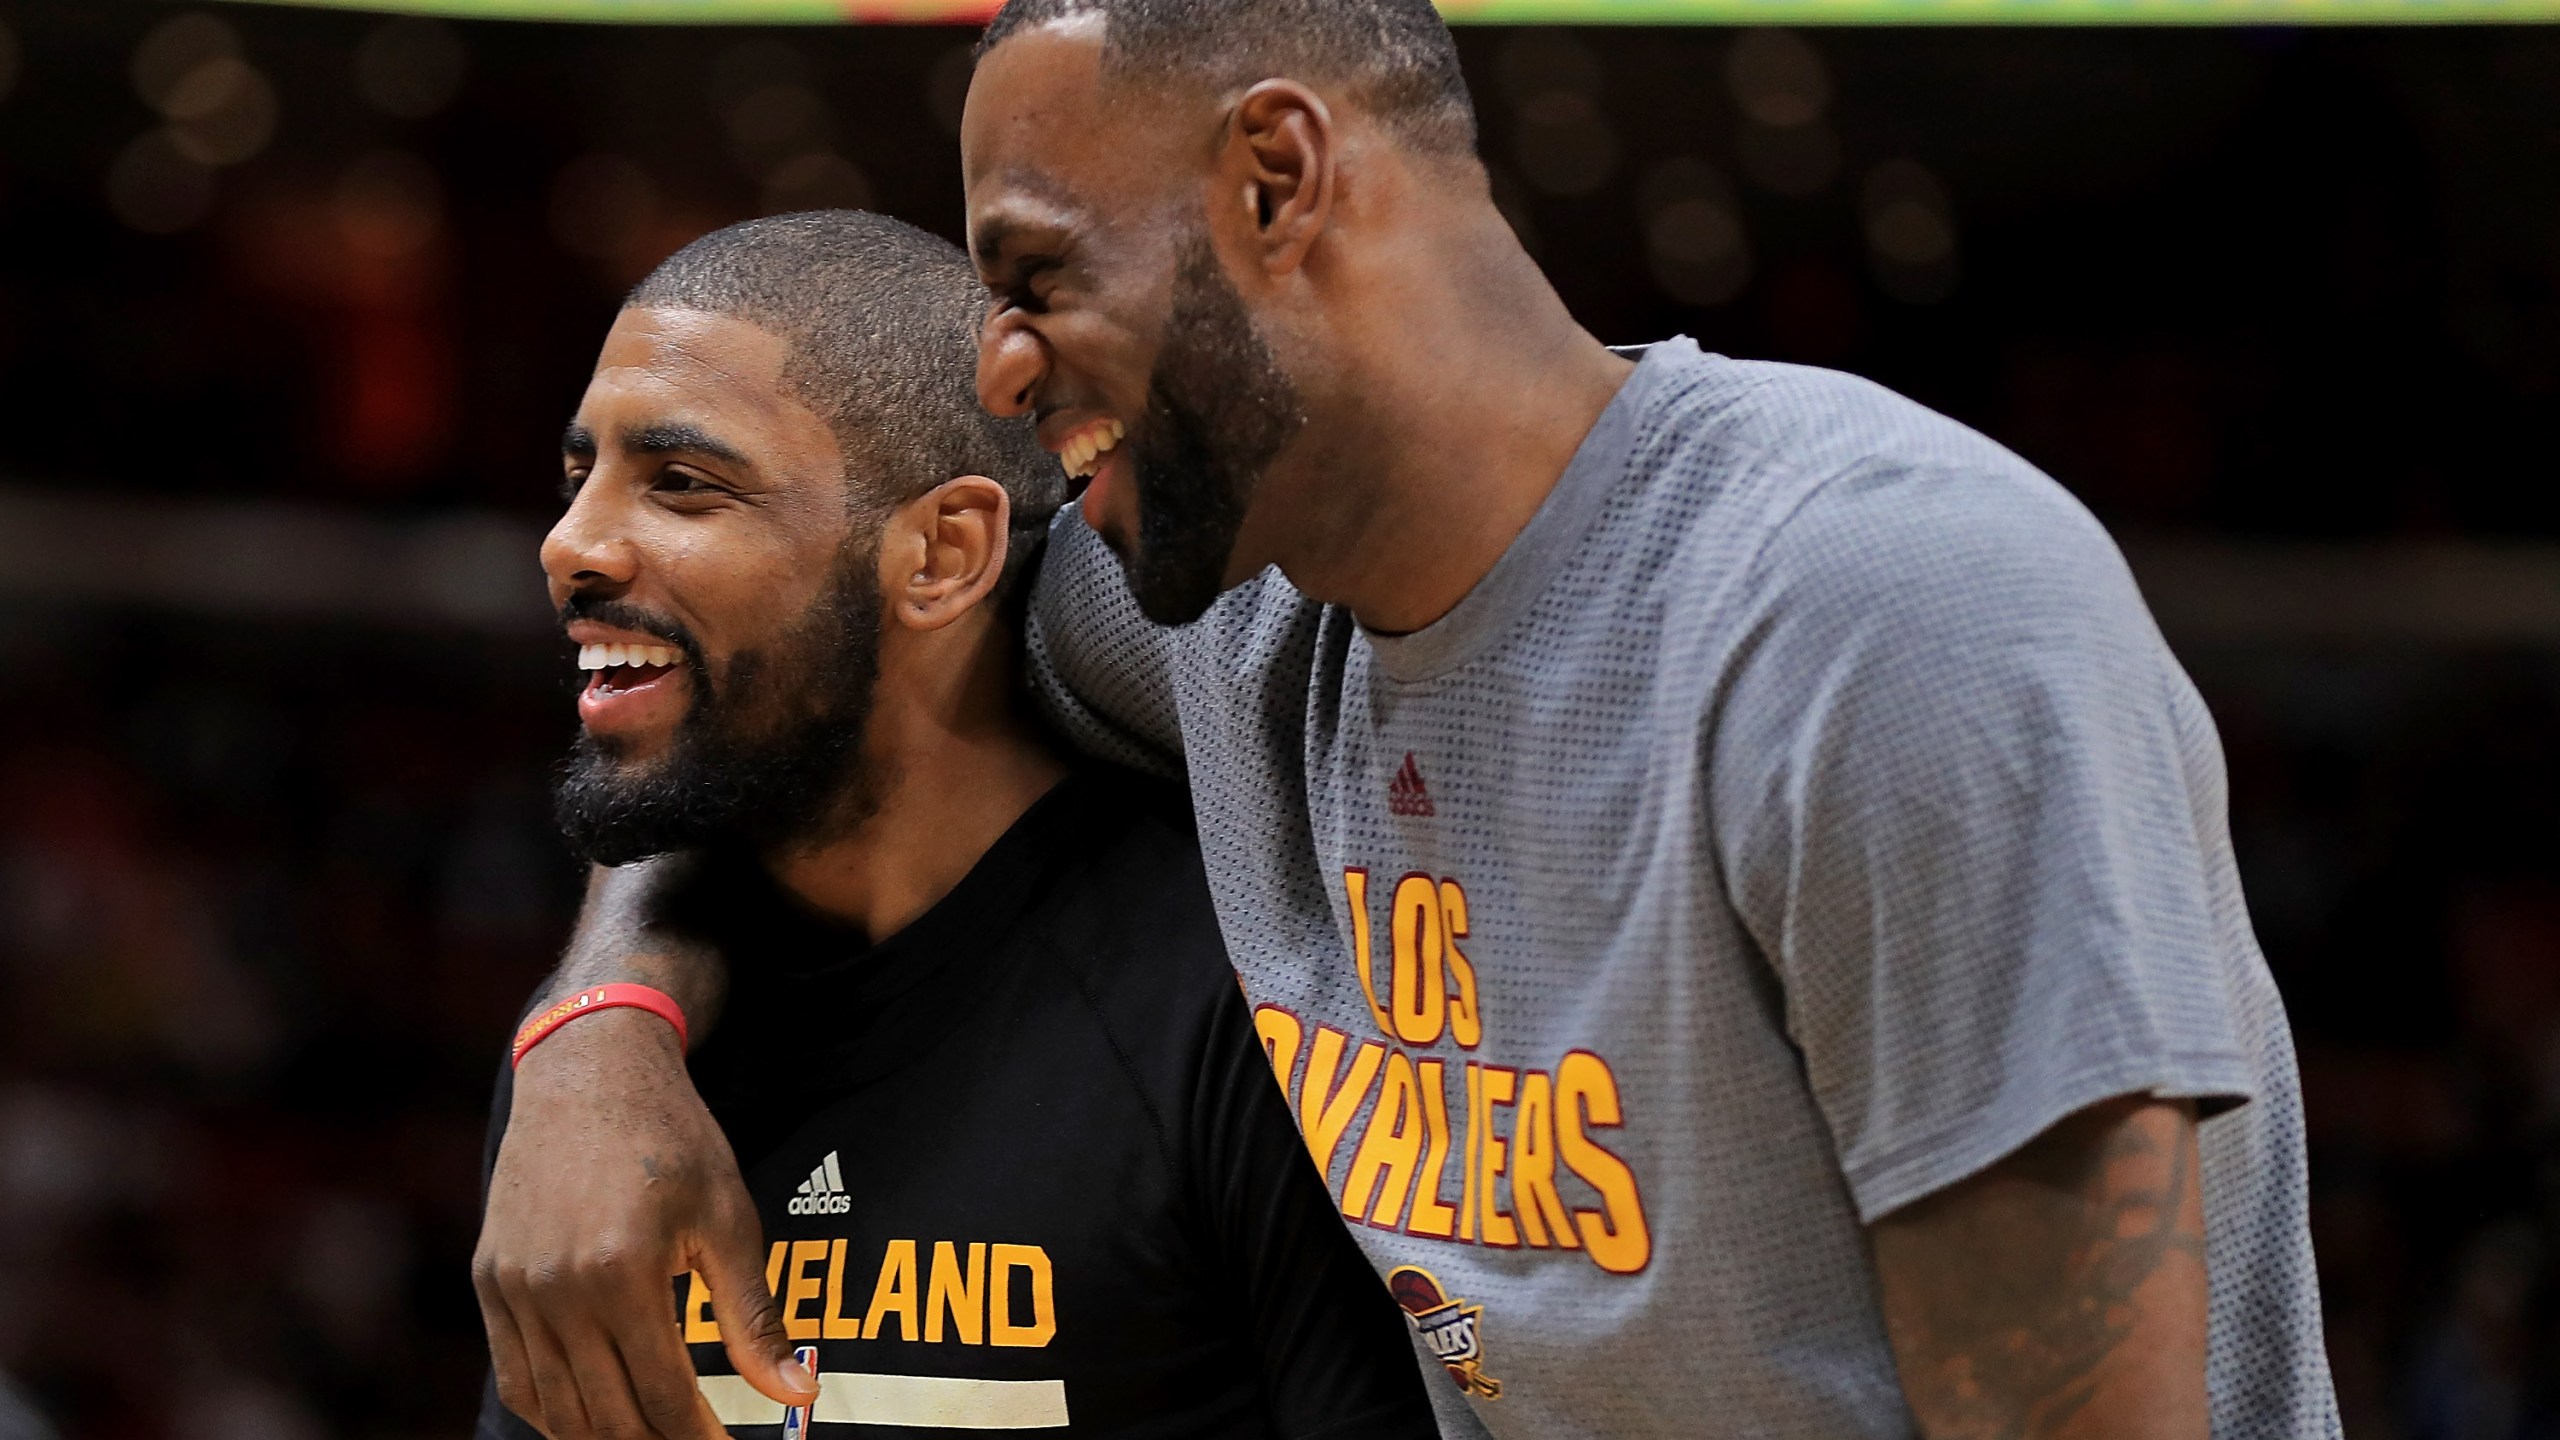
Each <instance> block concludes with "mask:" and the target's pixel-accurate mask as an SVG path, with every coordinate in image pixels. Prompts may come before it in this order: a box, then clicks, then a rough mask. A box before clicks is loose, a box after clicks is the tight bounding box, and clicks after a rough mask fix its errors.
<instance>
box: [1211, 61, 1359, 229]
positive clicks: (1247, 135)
mask: <svg viewBox="0 0 2560 1440" xmlns="http://www.w3.org/2000/svg"><path fill="white" fill-rule="evenodd" d="M1224 168H1225V170H1226V173H1227V176H1228V179H1229V182H1230V187H1231V193H1234V194H1235V195H1236V196H1237V197H1238V203H1240V204H1241V205H1242V206H1243V207H1244V211H1245V215H1244V219H1245V223H1246V224H1247V225H1248V226H1250V227H1251V229H1252V232H1253V234H1254V235H1255V237H1256V239H1257V242H1258V245H1259V248H1260V250H1261V259H1262V266H1263V269H1264V270H1265V272H1267V273H1269V274H1271V275H1275V276H1277V275H1286V274H1289V273H1291V272H1292V271H1294V270H1296V269H1297V268H1298V267H1299V266H1300V265H1303V264H1305V263H1306V259H1307V252H1308V251H1310V250H1312V249H1314V248H1315V243H1316V237H1317V236H1319V235H1321V234H1323V233H1324V228H1325V225H1326V222H1327V221H1329V220H1330V219H1331V218H1332V216H1333V186H1334V173H1333V172H1334V131H1333V112H1332V111H1330V110H1328V109H1326V108H1325V103H1324V99H1323V97H1322V96H1319V95H1318V94H1316V92H1314V91H1313V90H1310V89H1308V88H1307V87H1306V86H1304V85H1301V84H1299V83H1298V82H1297V81H1295V80H1265V81H1263V82H1262V83H1261V84H1258V85H1256V86H1254V87H1253V88H1252V89H1250V90H1247V91H1246V92H1244V98H1243V99H1242V100H1239V101H1237V102H1236V108H1235V110H1234V111H1233V112H1232V113H1231V114H1230V115H1229V117H1228V120H1227V156H1226V163H1225V167H1224Z"/></svg>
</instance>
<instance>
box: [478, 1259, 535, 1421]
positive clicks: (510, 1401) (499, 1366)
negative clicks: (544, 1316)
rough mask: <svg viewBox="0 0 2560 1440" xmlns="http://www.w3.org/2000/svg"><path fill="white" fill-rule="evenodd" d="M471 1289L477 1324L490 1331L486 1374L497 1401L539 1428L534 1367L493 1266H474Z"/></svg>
mask: <svg viewBox="0 0 2560 1440" xmlns="http://www.w3.org/2000/svg"><path fill="white" fill-rule="evenodd" d="M471 1288H472V1289H473V1290H474V1291H476V1292H478V1294H479V1296H480V1323H481V1325H482V1326H483V1327H484V1328H485V1329H487V1330H488V1332H489V1375H490V1378H491V1380H492V1381H493V1382H494V1383H495V1384H496V1385H497V1388H498V1403H499V1404H501V1405H504V1406H506V1407H507V1408H508V1409H509V1410H512V1411H514V1412H515V1414H516V1416H517V1417H518V1418H520V1419H522V1420H523V1421H524V1422H525V1423H526V1424H528V1425H531V1426H533V1427H534V1428H535V1429H537V1430H538V1429H540V1428H542V1402H541V1400H540V1399H539V1398H538V1397H537V1396H536V1394H535V1393H534V1388H533V1367H532V1364H531V1362H530V1361H529V1360H528V1359H527V1358H526V1356H525V1348H524V1336H523V1335H522V1334H521V1333H520V1332H519V1331H518V1330H517V1329H516V1321H515V1317H514V1316H513V1315H510V1314H508V1313H507V1301H506V1296H505V1295H504V1294H503V1293H502V1292H501V1291H500V1290H499V1288H498V1280H497V1273H496V1271H495V1269H494V1268H493V1267H491V1266H489V1265H486V1264H475V1265H473V1266H472V1271H471Z"/></svg>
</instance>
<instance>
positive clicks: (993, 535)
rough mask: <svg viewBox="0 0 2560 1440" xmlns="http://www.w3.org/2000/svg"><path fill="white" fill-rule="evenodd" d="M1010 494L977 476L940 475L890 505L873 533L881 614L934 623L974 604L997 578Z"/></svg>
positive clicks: (923, 626)
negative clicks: (953, 477)
mask: <svg viewBox="0 0 2560 1440" xmlns="http://www.w3.org/2000/svg"><path fill="white" fill-rule="evenodd" d="M1012 522H1013V501H1012V497H1010V496H1008V495H1006V494H1005V493H1004V487H1003V486H1002V485H999V484H997V483H996V482H994V481H993V480H990V479H988V478H987V477H986V476H984V475H963V476H961V477H959V478H958V479H956V480H946V481H944V482H942V483H941V484H939V485H937V486H935V487H933V488H932V489H931V490H928V491H926V492H925V493H924V494H922V495H919V496H917V497H916V498H914V499H913V500H910V501H908V502H907V503H906V504H904V505H901V506H899V507H898V508H897V510H896V512H895V513H893V514H892V515H890V517H889V523H888V524H887V525H886V526H884V527H882V529H881V532H880V594H881V596H882V598H883V599H884V600H885V601H886V602H887V603H886V606H885V610H886V619H887V620H888V622H889V623H892V624H897V625H904V626H905V627H907V628H908V629H910V630H939V629H941V628H942V627H943V626H945V625H948V624H950V623H951V622H952V621H954V620H957V619H959V618H960V617H961V616H963V615H966V614H968V613H969V612H970V611H971V610H974V609H976V608H977V607H978V604H979V602H981V601H983V600H985V599H986V598H987V596H988V595H990V594H992V593H994V591H995V588H996V582H997V581H999V580H1001V579H1003V578H1004V562H1005V555H1006V553H1007V550H1008V546H1009V535H1010V530H1009V527H1010V526H1011V524H1012Z"/></svg>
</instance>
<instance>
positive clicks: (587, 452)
mask: <svg viewBox="0 0 2560 1440" xmlns="http://www.w3.org/2000/svg"><path fill="white" fill-rule="evenodd" d="M560 453H561V454H563V455H565V456H567V457H568V458H570V459H572V460H593V459H594V458H596V432H594V431H593V430H590V429H588V428H587V427H586V426H584V425H581V424H579V423H578V422H577V421H575V420H572V421H570V422H569V428H568V429H567V430H564V431H562V432H561V434H560Z"/></svg>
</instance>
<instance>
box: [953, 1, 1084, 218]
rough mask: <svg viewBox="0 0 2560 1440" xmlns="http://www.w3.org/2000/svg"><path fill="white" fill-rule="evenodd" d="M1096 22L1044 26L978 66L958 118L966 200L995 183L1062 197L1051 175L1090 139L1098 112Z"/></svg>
mask: <svg viewBox="0 0 2560 1440" xmlns="http://www.w3.org/2000/svg"><path fill="white" fill-rule="evenodd" d="M1102 92H1103V85H1102V19H1101V16H1100V15H1098V14H1085V15H1077V16H1072V17H1070V18H1068V19H1065V20H1057V21H1051V22H1050V23H1048V24H1045V25H1041V26H1037V27H1035V28H1033V29H1030V30H1025V31H1021V32H1018V33H1016V34H1014V35H1011V36H1008V37H1007V38H1006V39H1005V40H1004V41H1003V42H1001V43H1000V44H998V45H997V46H996V48H994V49H993V50H990V51H988V52H987V54H986V55H985V56H984V57H983V58H982V59H980V60H979V62H978V68H977V70H976V72H975V73H974V74H973V75H972V76H971V77H970V81H969V96H968V101H967V104H966V105H965V107H964V108H963V110H962V112H961V121H960V153H961V170H962V176H963V179H964V180H965V182H966V183H967V185H968V187H969V193H970V194H971V195H972V196H975V195H977V194H978V193H979V192H980V191H981V190H982V189H985V188H988V187H989V182H990V181H992V182H995V185H994V188H998V189H1002V190H1008V191H1009V190H1013V189H1016V188H1036V187H1040V186H1042V185H1044V184H1045V186H1046V187H1047V192H1048V193H1049V194H1051V195H1052V196H1053V197H1054V196H1056V195H1057V194H1059V193H1060V192H1061V191H1063V190H1064V189H1066V188H1067V187H1066V184H1065V181H1064V180H1063V179H1062V178H1060V177H1059V175H1058V173H1057V172H1058V171H1059V169H1060V168H1061V167H1062V166H1064V165H1070V164H1072V163H1073V162H1074V161H1075V159H1076V158H1077V157H1078V156H1079V155H1088V154H1090V153H1091V151H1090V150H1089V149H1088V147H1089V146H1090V145H1091V144H1092V142H1093V141H1094V140H1095V139H1096V138H1097V136H1098V132H1099V131H1100V130H1101V129H1102V128H1103V126H1104V125H1105V123H1106V120H1107V118H1108V115H1109V110H1108V108H1107V107H1106V106H1104V105H1103V104H1102V100H1103V93H1102Z"/></svg>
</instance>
